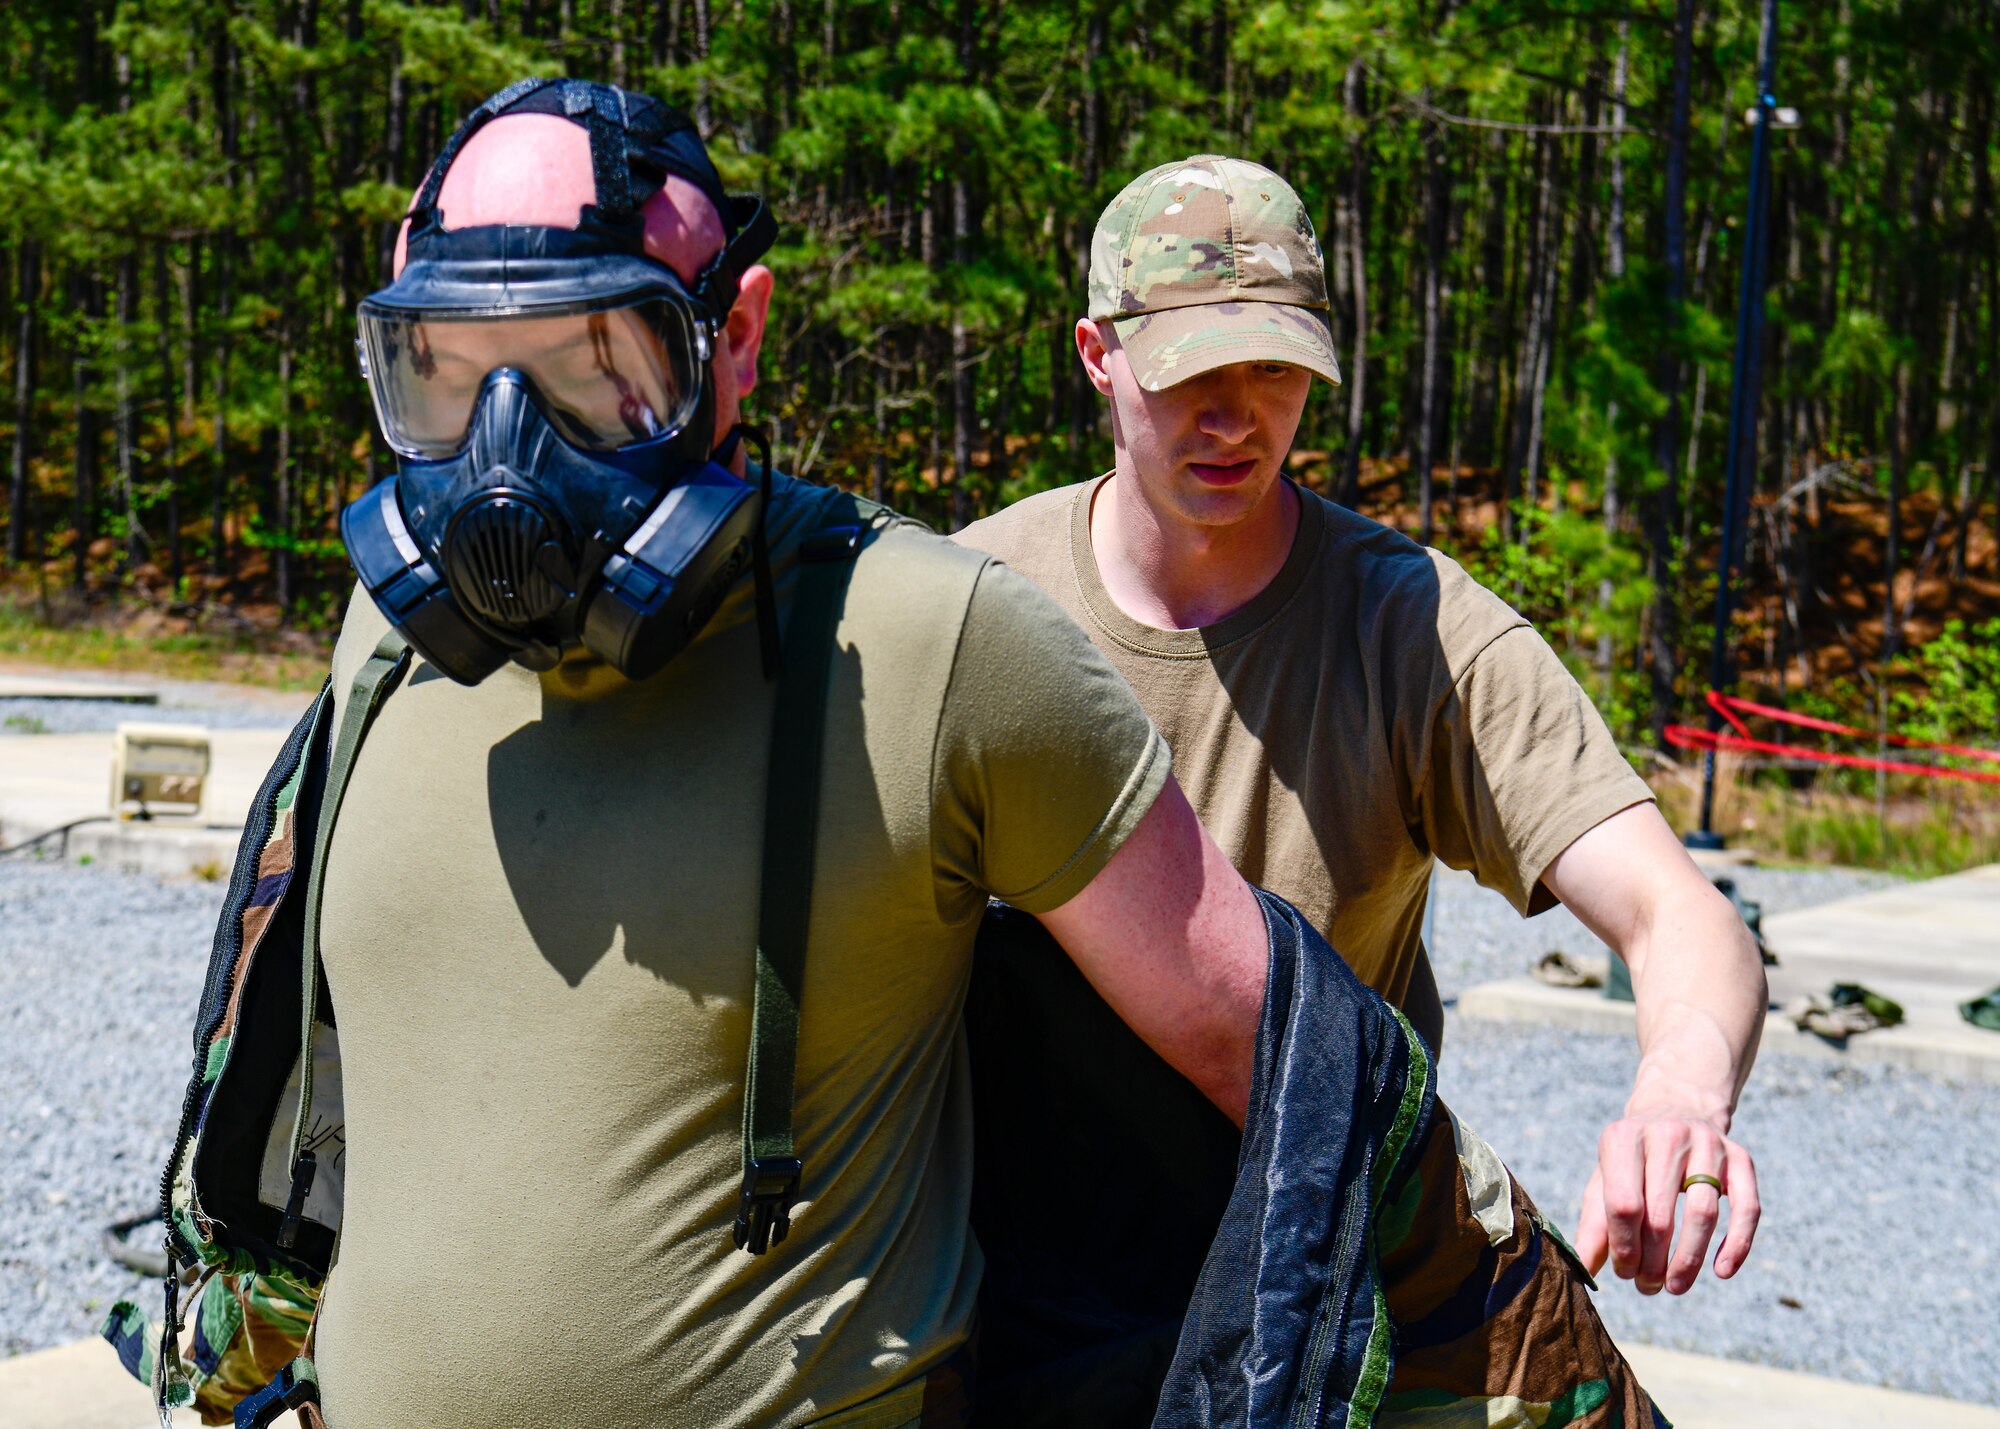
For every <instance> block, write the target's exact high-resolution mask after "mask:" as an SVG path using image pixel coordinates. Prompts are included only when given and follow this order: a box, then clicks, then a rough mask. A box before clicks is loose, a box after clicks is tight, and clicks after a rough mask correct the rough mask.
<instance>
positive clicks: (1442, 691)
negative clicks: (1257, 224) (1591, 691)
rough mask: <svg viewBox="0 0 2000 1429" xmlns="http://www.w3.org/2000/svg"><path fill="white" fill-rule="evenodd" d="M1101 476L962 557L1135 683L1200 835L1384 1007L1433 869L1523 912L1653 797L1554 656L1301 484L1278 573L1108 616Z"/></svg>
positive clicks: (1375, 527)
mask: <svg viewBox="0 0 2000 1429" xmlns="http://www.w3.org/2000/svg"><path fill="white" fill-rule="evenodd" d="M1105 479H1106V478H1102V477H1100V478H1098V479H1097V480H1095V481H1089V482H1084V483H1082V484H1080V485H1076V486H1067V487H1062V488H1060V489H1058V490H1055V491H1048V492H1043V493H1042V494H1040V495H1038V496H1031V497H1029V498H1027V499H1026V500H1025V501H1021V502H1018V503H1016V504H1015V505H1013V506H1010V507H1008V508H1007V509H1006V510H1005V511H1002V512H1000V513H999V514H997V515H994V516H989V517H987V518H986V519H985V520H983V521H977V522H974V523H973V524H972V525H971V526H968V527H967V528H966V529H965V530H963V531H961V532H959V533H958V535H957V537H955V539H956V540H958V541H960V542H963V543H964V544H966V545H969V546H972V547H975V548H977V549H979V550H982V551H987V552H990V553H991V554H993V555H995V556H998V557H999V558H1000V559H1001V560H1003V561H1005V562H1006V563H1007V564H1008V565H1010V566H1012V567H1013V568H1014V569H1015V570H1018V571H1020V572H1021V573H1022V574H1023V575H1025V576H1027V577H1029V578H1030V579H1031V580H1033V581H1034V582H1035V584H1037V585H1039V586H1040V587H1041V588H1042V589H1043V590H1045V591H1047V592H1048V593H1049V594H1050V595H1052V596H1054V597H1055V599H1056V601H1057V603H1058V604H1060V605H1061V606H1062V607H1063V609H1065V610H1067V611H1068V612H1069V613H1070V615H1071V616H1073V617H1074V618H1075V619H1076V621H1077V623H1078V624H1080V625H1081V626H1083V628H1084V630H1085V631H1086V632H1087V633H1088V634H1089V635H1090V638H1091V639H1092V640H1093V641H1095V642H1096V644H1097V646H1098V648H1099V649H1100V650H1102V651H1104V653H1105V654H1106V655H1108V656H1109V657H1110V658H1111V663H1112V664H1114V665H1116V666H1117V667H1118V671H1119V673H1120V674H1122V675H1124V676H1125V678H1126V679H1127V680H1129V681H1131V683H1132V688H1133V689H1134V690H1135V691H1136V692H1137V693H1138V696H1139V699H1140V702H1141V703H1142V704H1144V705H1145V707H1146V710H1147V712H1148V713H1150V714H1151V715H1152V716H1153V719H1154V720H1155V721H1156V722H1157V723H1158V724H1159V726H1160V731H1161V733H1163V734H1164V735H1165V736H1166V739H1167V744H1168V746H1169V747H1170V748H1171V749H1172V750H1173V752H1174V768H1175V774H1176V777H1177V778H1178V779H1179V781H1180V784H1181V787H1182V788H1184V789H1185V790H1186V791H1187V794H1188V798H1189V799H1190V800H1191V801H1192V802H1193V804H1194V807H1195V811H1196V812H1197V813H1198V814H1199V815H1200V816H1201V821H1202V823H1204V824H1205V825H1207V826H1208V830H1209V832H1210V833H1211V834H1213V835H1214V836H1215V840H1216V842H1217V843H1218V844H1220V845H1221V846H1222V849H1223V851H1224V852H1225V853H1227V854H1228V855H1229V857H1230V859H1231V860H1232V861H1233V862H1234V863H1235V864H1236V867H1237V868H1238V869H1240V870H1241V871H1242V873H1243V875H1244V876H1245V877H1246V878H1248V879H1250V880H1251V881H1252V882H1253V883H1258V884H1262V885H1263V886H1264V887H1266V888H1269V889H1271V890H1272V891H1273V892H1274V893H1277V894H1279V895H1281V896H1283V897H1284V898H1287V899H1289V900H1290V901H1291V902H1292V903H1294V904H1296V905H1297V906H1298V908H1299V910H1300V911H1301V912H1302V913H1304V914H1305V916H1306V917H1307V918H1308V919H1310V920H1311V922H1312V924H1313V926H1314V927H1316V928H1318V929H1319V930H1320V931H1321V932H1322V933H1324V934H1325V936H1326V939H1327V941H1328V942H1330V943H1332V944H1333V946H1334V947H1335V948H1337V949H1339V950H1340V952H1341V953H1342V954H1343V955H1344V956H1345V957H1346V958H1347V960H1348V962H1349V963H1350V964H1351V965H1352V966H1353V968H1354V970H1355V972H1356V973H1357V974H1358V975H1359V976H1360V977H1361V979H1362V980H1363V981H1364V982H1366V983H1368V984H1369V986H1371V987H1373V988H1375V989H1376V990H1377V991H1378V992H1380V993H1381V994H1382V995H1383V996H1384V997H1387V998H1389V999H1390V1000H1391V1001H1394V1002H1401V1001H1402V1000H1403V998H1404V995H1405V992H1406V991H1407V990H1408V988H1409V986H1410V981H1411V972H1412V969H1413V968H1415V966H1416V965H1417V961H1418V958H1419V956H1420V955H1421V942H1420V936H1419V935H1420V932H1421V929H1422V925H1423V911H1424V900H1425V898H1426V897H1427V895H1428V888H1429V879H1430V869H1431V857H1432V855H1436V856H1437V857H1438V858H1439V859H1442V860H1443V861H1444V862H1445V863H1447V864H1450V865H1451V866H1452V867H1454V868H1465V869H1470V870H1472V872H1473V873H1474V874H1475V875H1477V877H1478V878H1479V881H1480V882H1482V883H1484V884H1485V885H1486V886H1487V887H1489V888H1493V889H1497V890H1498V891H1499V892H1501V893H1503V894H1505V895H1506V896H1507V899H1508V901H1509V902H1511V903H1512V904H1513V905H1514V906H1515V907H1516V908H1517V909H1519V910H1520V911H1521V912H1522V913H1523V914H1529V913H1535V912H1539V911H1541V910H1542V909H1543V908H1546V907H1548V906H1550V905H1551V904H1552V903H1553V899H1552V898H1551V897H1550V895H1549V893H1548V891H1547V890H1546V889H1545V888H1543V887H1541V885H1540V879H1541V876H1542V872H1543V870H1544V869H1546V868H1547V867H1548V866H1549V863H1550V862H1551V861H1552V860H1553V859H1554V858H1555V856H1556V855H1557V854H1559V853H1561V852H1562V851H1563V850H1564V849H1565V848H1567V847H1568V846H1569V845H1570V843H1571V842H1573V841H1574V840H1575V839H1576V837H1577V836H1578V835H1579V834H1582V833H1584V832H1585V831H1586V830H1588V829H1589V828H1591V827H1592V826H1593V825H1595V824H1597V823H1599V822H1601V821H1602V820H1604V819H1606V818H1608V817H1610V816H1611V815H1612V814H1615V813H1617V812H1618V811H1619V810H1620V809H1624V808H1628V807H1630V806H1631V805H1633V804H1636V803H1640V802H1642V801H1644V800H1647V799H1650V798H1651V797H1652V795H1651V793H1650V791H1648V790H1647V788H1646V786H1645V783H1644V782H1643V781H1642V780H1641V779H1640V778H1639V776H1638V775H1637V774H1635V773H1634V772H1633V771H1632V768H1631V766H1630V765H1628V764H1627V763H1626V762H1625V760H1624V758H1623V757H1622V756H1620V754H1619V753H1618V750H1617V747H1616V745H1615V744H1614V743H1613V741H1612V738H1611V733H1610V731H1609V730H1607V729H1606V728H1605V726H1604V721H1603V719H1602V718H1601V717H1599V715H1598V713H1597V711H1596V709H1595V708H1594V707H1593V706H1592V705H1591V703H1590V700H1589V699H1588V697H1586V696H1585V694H1584V692H1583V691H1582V689H1581V688H1579V687H1578V685H1577V683H1576V681H1575V680H1574V679H1573V678H1571V676H1570V674H1569V672H1568V671H1567V670H1566V669H1564V667H1563V664H1562V662H1561V661H1560V660H1559V659H1557V658H1556V655H1555V652H1554V651H1552V650H1550V649H1549V647H1548V644H1547V643H1546V642H1545V641H1544V640H1543V639H1542V638H1541V636H1539V635H1537V634H1536V633H1535V632H1534V630H1533V629H1532V628H1531V627H1530V626H1529V625H1528V622H1527V621H1525V620H1523V619H1522V618H1521V617H1520V616H1519V615H1517V614H1516V613H1515V612H1514V611H1513V610H1511V609H1510V608H1509V607H1508V606H1507V604H1506V603H1505V602H1504V601H1502V600H1500V599H1499V597H1497V596H1495V595H1493V594H1492V593H1491V592H1489V591H1487V590H1486V589H1484V588H1483V587H1482V586H1480V585H1479V583H1478V582H1477V581H1475V580H1473V579H1472V578H1471V577H1470V576H1468V575H1467V574H1466V573H1465V572H1464V571H1463V570H1462V569H1460V567H1459V566H1458V564H1457V563H1456V562H1454V561H1453V560H1451V559H1450V558H1449V557H1447V556H1444V555H1441V554H1439V553H1438V552H1437V551H1434V550H1429V549H1426V548H1424V547H1422V546H1419V545H1417V544H1416V543H1415V542H1413V541H1411V540H1409V539H1408V538H1406V537H1404V536H1402V535H1400V534H1398V533H1397V532H1395V531H1392V530H1390V529H1389V528H1388V527H1386V526H1382V525H1379V524H1378V523H1376V522H1374V521H1370V520H1368V519H1367V518H1366V517H1364V516H1358V515H1356V514H1355V513H1354V512H1352V511H1348V510H1346V509H1345V508H1343V507H1340V506H1336V505H1334V504H1333V503H1332V502H1330V501H1327V500H1325V499H1324V498H1322V497H1320V496H1317V495H1314V494H1313V493H1312V492H1310V491H1306V490H1304V489H1300V491H1299V497H1300V517H1299V528H1298V535H1297V537H1296V538H1295V540H1294V542H1293V545H1292V550H1291V554H1290V556H1289V557H1288V558H1287V560H1286V562H1285V565H1284V567H1283V568H1282V569H1281V570H1280V571H1279V572H1278V575H1277V578H1276V579H1274V580H1273V581H1272V582H1271V584H1270V585H1268V586H1267V587H1265V589H1264V590H1263V591H1262V592H1261V593H1259V594H1258V596H1257V597H1256V598H1255V599H1254V600H1252V601H1251V602H1250V603H1249V604H1248V605H1246V606H1245V607H1244V608H1243V609H1241V610H1239V611H1237V612H1236V613H1235V614H1233V615H1231V616H1229V617H1228V618H1227V619H1226V620H1223V621H1220V622H1219V623H1217V624H1215V625H1210V626H1205V627H1203V628H1201V629H1198V630H1156V629H1154V628H1153V627H1151V626H1149V625H1143V624H1141V623H1140V622H1138V621H1136V620H1134V619H1132V618H1131V617H1130V616H1128V615H1126V614H1125V613H1124V612H1123V611H1122V610H1120V609H1119V608H1118V606H1117V604H1116V603H1115V602H1113V601H1112V599H1111V597H1110V595H1109V594H1108V593H1107V592H1106V591H1105V588H1104V583H1103V581H1102V580H1101V579H1100V578H1099V576H1098V570H1097V562H1096V558H1095V557H1094V556H1093V555H1092V553H1091V548H1090V502H1091V499H1092V497H1093V496H1094V494H1095V493H1096V491H1097V489H1098V487H1099V486H1100V485H1101V484H1102V482H1103V481H1104V480H1105Z"/></svg>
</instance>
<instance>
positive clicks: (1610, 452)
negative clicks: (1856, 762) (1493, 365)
mask: <svg viewBox="0 0 2000 1429" xmlns="http://www.w3.org/2000/svg"><path fill="white" fill-rule="evenodd" d="M1629 28H1630V22H1629V21H1623V20H1621V21H1620V22H1619V24H1618V58H1617V61H1616V62H1615V63H1614V64H1613V66H1612V70H1611V124H1612V127H1613V128H1616V129H1623V128H1624V127H1625V80H1626V66H1627V63H1628V48H1629V47H1628V35H1629ZM1606 147H1607V148H1608V149H1609V151H1610V155H1611V212H1610V214H1609V215H1608V217H1607V218H1606V221H1605V225H1604V272H1605V276H1606V277H1607V278H1608V279H1609V280H1610V281H1611V284H1612V286H1613V287H1616V286H1617V285H1619V284H1620V283H1623V282H1624V281H1625V138H1624V135H1622V134H1614V135H1612V136H1611V139H1610V142H1609V144H1608V145H1607V146H1606ZM1604 436H1605V458H1604V540H1605V544H1606V545H1607V546H1610V545H1612V544H1613V543H1615V542H1616V541H1617V539H1618V527H1619V516H1620V514H1621V513H1620V510H1619V491H1618V403H1617V400H1616V399H1613V400H1612V401H1610V402H1607V403H1605V407H1604ZM1616 595H1617V589H1616V587H1615V586H1614V585H1613V583H1612V580H1611V577H1610V576H1608V575H1607V576H1605V577H1604V578H1603V579H1602V580H1600V581H1599V582H1598V584H1597V603H1598V605H1599V607H1600V613H1599V615H1598V621H1599V624H1598V630H1597V668H1598V672H1599V673H1600V674H1601V675H1602V676H1603V679H1604V691H1605V694H1606V695H1607V696H1609V695H1610V693H1611V672H1612V670H1613V669H1614V668H1615V666H1616V665H1617V663H1618V650H1617V642H1616V641H1615V640H1614V639H1613V638H1612V630H1611V603H1612V600H1613V599H1614V598H1615V597H1616Z"/></svg>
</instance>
